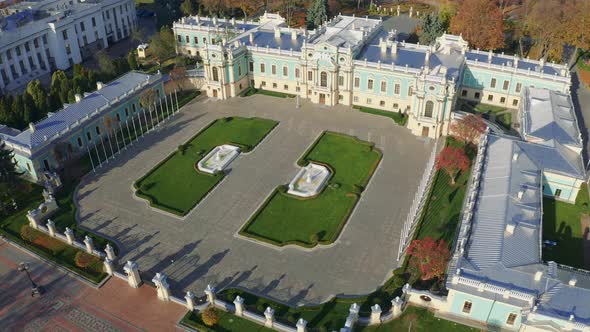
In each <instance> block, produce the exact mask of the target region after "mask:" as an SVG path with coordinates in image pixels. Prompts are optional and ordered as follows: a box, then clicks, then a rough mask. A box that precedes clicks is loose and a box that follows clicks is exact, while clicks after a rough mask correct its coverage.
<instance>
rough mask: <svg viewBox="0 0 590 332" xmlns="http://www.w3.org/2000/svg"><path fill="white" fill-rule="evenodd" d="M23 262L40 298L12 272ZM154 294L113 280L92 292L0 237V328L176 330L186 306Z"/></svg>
mask: <svg viewBox="0 0 590 332" xmlns="http://www.w3.org/2000/svg"><path fill="white" fill-rule="evenodd" d="M23 261H24V262H28V263H29V265H30V268H31V276H32V278H33V280H35V282H37V284H39V285H41V286H42V287H43V289H44V293H43V295H42V296H41V297H38V296H37V297H34V298H32V297H31V286H30V283H29V281H28V280H27V278H26V277H25V275H24V274H23V273H21V272H18V271H17V270H16V267H17V265H18V264H19V263H20V262H23ZM155 292H156V291H155V290H154V289H153V288H151V287H149V286H142V287H140V288H139V289H134V288H131V287H129V286H128V285H127V283H126V282H125V281H123V280H120V279H118V278H111V279H110V280H109V281H108V282H107V283H106V284H105V285H104V286H103V287H102V288H100V290H96V289H94V288H91V287H89V286H86V285H85V284H83V283H81V282H80V281H78V280H76V279H74V278H73V277H72V276H70V275H69V274H66V273H64V272H61V271H60V270H57V269H55V268H54V267H53V266H51V265H49V264H46V263H43V262H41V261H39V260H37V259H35V258H33V257H32V256H29V255H28V254H26V253H24V252H22V251H20V250H19V249H17V248H14V247H12V246H11V245H10V244H8V243H5V242H4V241H2V240H0V331H27V332H34V331H53V332H55V331H59V332H69V331H71V332H74V331H88V332H103V331H105V332H106V331H112V332H114V331H175V330H178V331H181V330H180V329H176V328H175V327H174V326H175V323H176V322H177V321H178V320H179V319H180V318H181V317H182V316H183V315H184V314H185V313H186V310H185V309H184V308H183V307H181V306H179V305H174V304H169V303H163V302H161V301H159V300H158V299H157V297H156V295H155V294H156V293H155Z"/></svg>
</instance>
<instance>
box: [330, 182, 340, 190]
mask: <svg viewBox="0 0 590 332" xmlns="http://www.w3.org/2000/svg"><path fill="white" fill-rule="evenodd" d="M331 187H332V188H334V189H338V188H340V183H338V182H334V183H332V185H331Z"/></svg>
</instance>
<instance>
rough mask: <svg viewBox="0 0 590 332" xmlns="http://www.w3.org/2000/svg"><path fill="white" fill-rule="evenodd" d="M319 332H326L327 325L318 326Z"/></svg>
mask: <svg viewBox="0 0 590 332" xmlns="http://www.w3.org/2000/svg"><path fill="white" fill-rule="evenodd" d="M320 332H328V327H327V326H325V325H322V326H320Z"/></svg>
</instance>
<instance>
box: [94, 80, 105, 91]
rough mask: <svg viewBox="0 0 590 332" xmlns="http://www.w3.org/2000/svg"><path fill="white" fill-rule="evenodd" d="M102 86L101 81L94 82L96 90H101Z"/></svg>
mask: <svg viewBox="0 0 590 332" xmlns="http://www.w3.org/2000/svg"><path fill="white" fill-rule="evenodd" d="M103 86H104V84H103V83H102V82H101V81H98V82H96V90H100V89H102V87H103Z"/></svg>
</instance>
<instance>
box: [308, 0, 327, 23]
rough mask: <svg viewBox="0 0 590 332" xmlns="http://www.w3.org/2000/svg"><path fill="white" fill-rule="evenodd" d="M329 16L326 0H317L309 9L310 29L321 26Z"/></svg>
mask: <svg viewBox="0 0 590 332" xmlns="http://www.w3.org/2000/svg"><path fill="white" fill-rule="evenodd" d="M327 18H328V5H327V2H326V0H315V1H314V2H313V4H312V5H311V6H310V7H309V9H308V10H307V26H308V27H309V28H310V29H313V28H316V27H319V26H320V25H322V23H323V22H324V21H326V20H327Z"/></svg>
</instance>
